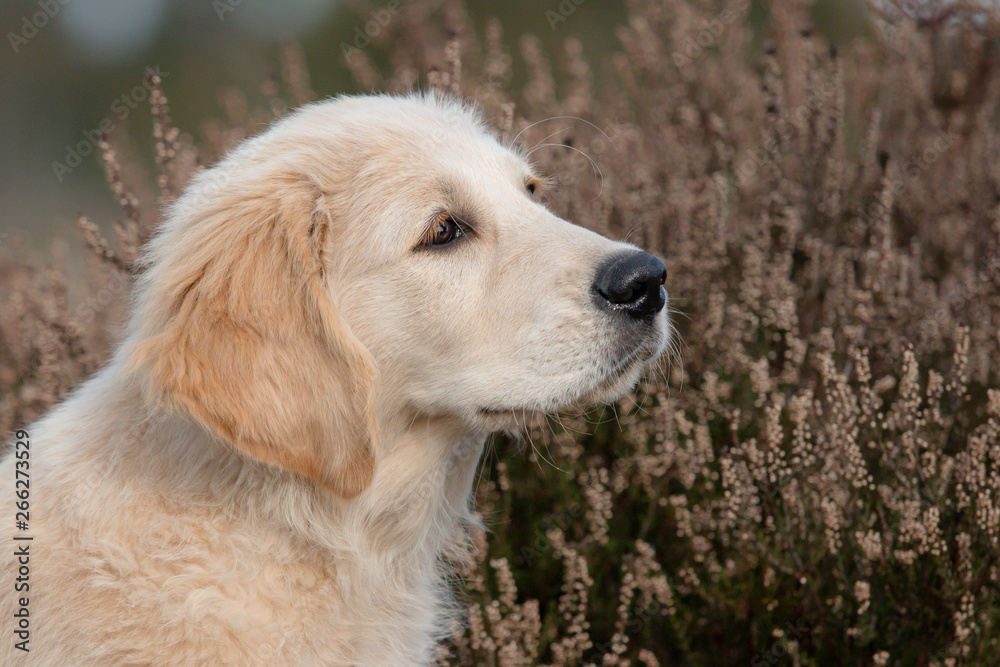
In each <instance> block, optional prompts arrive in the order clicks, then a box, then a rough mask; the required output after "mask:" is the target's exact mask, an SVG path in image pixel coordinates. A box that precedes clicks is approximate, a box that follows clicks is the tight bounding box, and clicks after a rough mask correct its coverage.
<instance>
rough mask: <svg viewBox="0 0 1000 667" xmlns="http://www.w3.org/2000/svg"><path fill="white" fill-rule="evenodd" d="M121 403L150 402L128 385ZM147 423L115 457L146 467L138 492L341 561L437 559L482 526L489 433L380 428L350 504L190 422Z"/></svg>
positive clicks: (419, 426)
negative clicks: (480, 481) (283, 534)
mask: <svg viewBox="0 0 1000 667" xmlns="http://www.w3.org/2000/svg"><path fill="white" fill-rule="evenodd" d="M117 400H119V401H122V402H139V401H141V400H142V399H141V398H140V397H139V394H138V392H137V391H135V389H134V387H131V386H129V387H121V388H120V395H119V397H118V399H117ZM136 407H138V406H136ZM132 414H138V413H135V412H133V413H132ZM147 414H149V417H148V419H147V420H146V421H144V422H143V423H142V425H141V427H136V428H134V429H132V431H131V432H130V433H131V435H126V437H125V438H124V439H120V438H122V434H120V433H119V435H118V437H116V438H115V440H117V441H118V442H119V443H120V444H121V445H122V447H123V448H124V449H125V450H126V451H119V452H117V453H114V454H113V456H114V457H115V458H119V457H126V458H129V459H132V460H136V459H133V458H132V457H133V456H135V457H141V458H139V459H138V460H144V461H147V462H148V464H147V466H146V470H147V471H148V473H149V474H148V476H147V477H146V478H145V479H143V480H139V483H140V484H148V485H149V486H150V487H151V490H154V491H158V492H160V493H161V494H162V495H163V496H164V497H166V498H170V497H177V498H178V499H181V498H182V497H184V496H187V497H188V499H190V500H191V501H193V502H195V503H197V504H198V505H200V506H202V507H205V506H206V505H208V506H216V507H217V508H218V509H219V510H221V511H224V512H227V513H233V514H236V515H238V516H239V518H241V519H243V520H247V521H254V522H257V521H267V522H268V523H272V524H279V525H281V526H283V527H284V528H286V529H287V530H289V531H291V532H292V533H293V534H295V535H296V536H299V537H302V538H305V539H307V540H308V541H309V542H312V543H314V544H315V545H317V546H320V547H325V548H326V549H328V550H329V551H331V552H332V553H333V555H337V554H338V553H340V552H350V553H353V554H355V555H356V554H358V553H359V552H361V553H365V552H370V551H375V552H377V553H379V554H382V555H385V554H387V553H389V554H392V553H398V554H403V553H405V554H409V555H410V556H415V555H417V554H421V555H423V556H424V557H425V558H428V559H433V558H434V557H436V556H437V555H438V554H439V553H440V552H441V551H442V549H447V548H448V547H449V546H454V545H449V540H454V539H455V538H456V537H458V536H460V535H462V534H463V532H464V531H463V530H462V527H463V526H466V527H467V526H469V525H471V524H474V523H475V522H476V519H475V517H474V514H473V512H472V510H471V508H470V495H471V493H472V484H473V481H474V478H475V472H476V468H477V466H478V463H479V458H480V455H481V453H482V450H483V445H484V443H485V439H486V434H485V433H483V432H470V431H468V430H465V429H463V428H462V427H461V426H460V425H458V424H457V423H456V422H454V421H453V420H445V419H440V418H414V419H410V420H408V421H407V422H406V424H405V425H395V424H383V425H380V429H379V430H380V441H379V460H378V463H377V467H376V472H375V477H374V479H373V481H372V484H371V485H370V486H369V487H368V488H367V489H365V490H364V491H363V492H362V493H361V494H360V495H359V496H358V497H356V498H353V499H350V500H344V499H341V498H337V497H335V496H333V495H331V494H330V493H328V492H327V491H325V490H323V489H321V488H319V487H318V486H316V485H315V484H313V483H311V482H309V481H308V480H305V479H303V478H302V477H299V476H297V475H295V474H293V473H289V472H286V471H283V470H279V469H277V468H274V467H272V466H267V465H264V464H260V463H257V462H254V461H250V460H248V459H246V458H245V457H243V456H242V455H240V454H238V453H236V452H235V451H233V450H231V449H229V448H228V447H226V446H225V445H224V444H223V443H222V442H220V441H219V440H218V439H217V438H214V437H213V436H212V435H211V434H210V433H208V432H207V431H205V430H204V429H203V428H202V427H200V426H199V425H197V424H195V423H193V422H192V421H191V420H190V419H188V418H186V417H181V416H178V415H170V414H163V413H162V412H154V413H147ZM119 460H121V459H119ZM132 474H133V475H134V470H132Z"/></svg>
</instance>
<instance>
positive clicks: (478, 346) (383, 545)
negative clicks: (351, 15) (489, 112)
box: [0, 94, 671, 666]
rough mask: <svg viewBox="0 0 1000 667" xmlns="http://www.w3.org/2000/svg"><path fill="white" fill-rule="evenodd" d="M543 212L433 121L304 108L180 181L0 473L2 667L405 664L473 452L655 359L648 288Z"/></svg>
mask: <svg viewBox="0 0 1000 667" xmlns="http://www.w3.org/2000/svg"><path fill="white" fill-rule="evenodd" d="M544 185H545V180H544V179H543V178H541V177H539V176H538V175H537V174H536V172H535V171H534V170H533V168H532V166H531V165H530V164H529V162H528V161H527V160H526V159H525V155H524V153H523V152H522V151H519V150H517V149H515V148H511V147H509V146H506V145H504V144H503V143H501V142H500V141H498V140H497V139H496V138H495V137H494V136H493V135H492V134H491V133H490V132H489V131H488V130H487V128H486V126H485V124H484V123H483V121H482V120H481V118H480V117H479V116H478V114H477V113H476V112H475V111H473V110H470V109H469V108H468V107H467V106H465V105H463V104H461V103H459V102H457V101H454V100H450V99H445V98H442V97H439V96H436V95H433V94H423V95H411V96H408V97H391V96H373V97H353V98H342V99H337V100H330V101H325V102H320V103H317V104H312V105H310V106H307V107H305V108H303V109H301V110H299V111H297V112H296V113H294V114H292V115H291V116H289V117H288V118H286V119H284V120H282V121H280V122H278V123H277V124H275V125H274V127H273V128H271V129H270V130H269V131H267V132H266V133H264V134H262V135H261V136H258V137H256V138H254V139H251V140H248V141H246V142H245V143H244V144H242V145H241V146H240V147H239V148H238V149H236V150H235V151H234V152H232V153H231V154H230V155H229V156H227V157H226V158H225V159H224V160H222V161H221V162H220V163H219V164H218V165H216V166H215V167H213V168H211V169H208V170H207V171H205V172H203V173H201V174H199V175H198V176H197V177H196V178H194V179H193V181H192V182H191V184H190V185H189V186H188V188H187V190H186V192H185V193H184V194H183V196H181V197H180V198H178V200H177V201H176V202H175V203H174V204H173V205H171V206H170V208H169V210H168V211H167V214H166V216H165V220H164V222H163V224H162V227H161V229H160V231H159V232H158V234H157V236H156V237H155V238H154V239H153V240H151V241H150V243H149V244H148V246H147V247H146V249H145V251H144V256H143V259H142V268H143V270H142V272H141V275H140V276H139V278H138V280H137V284H136V287H135V290H134V296H133V301H132V306H131V313H130V319H129V323H128V327H127V330H126V335H125V339H124V342H123V343H122V345H121V347H120V348H119V349H118V350H117V352H116V354H115V355H114V357H113V358H112V359H111V360H110V361H109V362H108V364H107V366H106V367H105V368H104V369H103V370H102V371H100V372H99V373H97V374H96V375H95V376H94V377H93V378H91V379H90V380H88V381H87V382H86V383H85V384H83V385H82V386H81V387H80V388H79V389H77V390H76V391H75V392H74V393H73V395H72V396H71V397H69V398H68V399H67V400H66V401H65V402H63V403H62V404H61V405H59V406H58V407H56V408H55V409H54V410H53V411H52V412H50V413H49V414H48V415H47V416H46V417H44V418H43V419H42V420H40V421H39V422H37V423H35V424H33V425H31V426H29V427H28V428H26V429H25V433H23V434H22V435H23V436H25V439H27V440H28V441H29V443H28V446H27V447H23V446H21V447H18V449H17V450H16V451H22V450H28V451H29V454H30V455H29V456H20V457H19V456H17V455H16V452H12V453H10V454H8V455H7V456H6V458H5V459H4V460H3V461H2V463H0V480H2V482H0V485H2V486H0V490H2V494H3V495H2V498H3V502H2V506H3V512H2V517H3V524H2V525H3V530H4V531H5V532H6V536H5V537H6V540H7V545H8V547H7V552H8V555H7V556H5V557H4V558H2V559H0V569H2V581H3V582H4V584H3V585H4V586H7V587H8V589H7V592H6V593H5V594H4V595H2V596H0V617H2V618H3V619H4V621H3V622H4V623H5V626H6V627H7V628H8V629H7V630H5V631H4V633H3V637H4V639H3V641H2V642H0V662H2V663H3V664H14V662H13V661H14V659H15V658H17V657H20V656H21V654H22V648H19V647H16V646H15V643H16V642H17V641H19V639H18V636H17V635H15V634H12V633H11V631H10V626H11V624H12V623H13V624H14V629H15V631H17V630H18V628H19V627H20V628H21V631H22V632H27V634H28V635H29V642H30V643H29V644H27V646H26V648H29V649H30V656H29V658H30V663H31V664H33V665H60V666H61V665H70V664H72V665H102V666H106V665H118V664H151V665H195V664H202V665H222V664H230V665H378V666H386V665H411V664H426V663H428V662H429V661H430V660H431V659H432V655H433V653H434V649H435V645H436V642H437V641H439V640H440V638H441V636H442V634H444V633H446V632H447V631H448V629H449V619H450V618H451V617H452V616H453V615H454V613H455V609H454V605H453V604H452V603H451V602H450V598H449V595H448V585H447V579H446V578H447V575H448V572H447V571H446V570H447V566H446V565H445V564H446V563H447V562H448V561H447V559H446V558H445V557H444V556H446V555H447V553H449V549H454V548H455V547H456V544H458V543H460V542H461V540H462V539H463V536H464V530H465V529H466V528H467V527H468V525H469V523H470V522H473V521H474V514H473V512H472V511H471V508H470V495H471V488H472V482H473V477H474V474H475V471H476V467H477V464H478V461H479V458H480V454H481V452H482V448H483V443H484V440H485V438H486V436H487V434H488V433H489V432H491V431H496V430H504V429H516V428H517V427H518V426H519V424H522V423H523V421H524V417H525V415H526V414H530V413H532V412H535V411H555V410H559V409H561V408H566V407H567V406H573V405H580V404H588V403H600V402H607V401H611V400H613V399H615V398H616V397H618V396H620V395H621V394H622V393H623V392H625V391H626V390H628V389H629V388H630V387H631V386H632V385H633V384H634V383H635V382H636V381H637V379H638V377H639V374H640V372H641V370H642V369H643V367H644V366H645V365H646V364H647V363H649V362H650V360H652V359H653V358H655V357H656V356H657V355H658V354H660V353H661V352H662V351H663V350H664V348H665V346H666V344H667V342H668V339H669V337H670V335H671V333H670V332H671V329H670V324H669V322H668V319H667V315H666V310H665V308H664V306H665V302H666V298H667V296H666V292H665V291H664V289H663V287H662V285H663V282H664V279H665V275H666V270H665V268H664V266H663V263H662V262H660V260H658V259H656V258H655V257H653V256H651V255H649V254H646V253H644V252H641V251H639V250H637V249H636V248H635V247H633V246H630V245H627V244H624V243H618V242H614V241H610V240H608V239H606V238H603V237H601V236H599V235H597V234H595V233H593V232H590V231H588V230H586V229H583V228H581V227H578V226H575V225H573V224H570V223H569V222H566V221H564V220H561V219H559V218H558V217H556V216H555V215H553V214H552V213H550V212H549V211H548V210H547V209H546V208H545V207H544V206H543V205H541V204H540V203H539V202H538V201H537V200H536V197H537V196H538V194H539V190H540V189H541V188H543V187H544ZM24 459H30V463H29V465H27V466H18V462H19V461H21V460H24ZM22 467H23V468H25V469H26V471H30V472H28V473H27V474H30V520H29V521H27V522H26V523H27V524H28V528H27V529H26V530H19V529H18V528H16V521H18V520H21V519H20V518H18V517H16V516H15V512H16V508H15V488H14V483H15V477H16V476H17V474H18V472H17V470H16V468H18V469H19V468H22ZM22 518H23V517H22ZM28 536H30V537H31V540H21V541H14V540H13V539H12V538H15V537H21V538H23V537H28ZM25 545H27V546H25ZM15 548H23V549H24V550H25V551H27V552H29V554H30V555H27V556H26V557H25V558H24V560H25V561H28V565H27V566H26V567H27V569H28V571H29V574H28V576H27V577H26V579H25V589H24V591H23V592H17V593H15V592H13V591H12V590H11V588H10V586H12V585H13V582H14V581H15V580H16V579H17V577H18V576H19V573H23V570H21V569H20V568H21V567H22V565H21V564H19V562H18V560H17V558H15V557H14V556H12V555H11V553H10V552H11V551H12V550H13V549H15ZM22 598H24V599H22ZM25 609H27V610H28V611H27V612H24V611H22V610H25ZM18 614H21V616H20V617H19V616H18ZM25 615H27V617H28V618H27V620H26V621H25V622H24V623H21V619H22V618H24V617H25ZM25 626H27V630H25V629H24V628H25Z"/></svg>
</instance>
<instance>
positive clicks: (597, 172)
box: [528, 144, 604, 201]
mask: <svg viewBox="0 0 1000 667" xmlns="http://www.w3.org/2000/svg"><path fill="white" fill-rule="evenodd" d="M550 146H551V147H555V148H568V149H569V150H571V151H576V152H577V153H579V154H580V155H582V156H583V157H585V158H587V159H588V160H590V166H591V168H593V170H594V176H600V179H601V189H600V190H598V192H597V196H595V197H594V198H593V199H592V200H591V201H597V200H598V199H599V198H600V197H601V194H602V193H603V192H604V172H603V171H601V168H600V167H599V166H598V165H597V163H596V162H594V158H592V157H590V156H589V155H587V154H586V153H585V152H583V151H581V150H580V149H579V148H577V147H575V146H567V145H566V144H539V145H537V146H535V147H534V148H532V149H531V150H530V151H529V152H528V157H531V154H532V153H534V152H535V151H537V150H538V149H539V148H546V147H550Z"/></svg>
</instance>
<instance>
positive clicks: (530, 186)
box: [528, 183, 535, 197]
mask: <svg viewBox="0 0 1000 667" xmlns="http://www.w3.org/2000/svg"><path fill="white" fill-rule="evenodd" d="M528 194H529V195H531V196H532V197H534V196H535V184H534V183H528Z"/></svg>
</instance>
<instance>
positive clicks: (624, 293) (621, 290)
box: [594, 251, 667, 321]
mask: <svg viewBox="0 0 1000 667" xmlns="http://www.w3.org/2000/svg"><path fill="white" fill-rule="evenodd" d="M666 278H667V268H666V266H664V264H663V262H661V261H660V260H659V259H657V258H656V257H654V256H653V255H650V254H649V253H645V252H641V251H636V252H630V253H625V254H622V255H616V256H613V257H612V258H610V259H609V260H608V261H606V262H605V263H604V264H603V265H602V266H601V267H600V268H599V269H598V271H597V275H596V277H595V280H594V290H595V291H596V292H597V294H598V295H600V297H601V299H600V301H602V302H603V304H604V307H605V308H610V309H611V310H617V311H624V312H625V313H627V314H628V315H630V316H632V317H633V318H636V319H643V320H649V321H651V320H652V318H653V316H655V315H656V313H658V312H659V311H660V310H661V309H662V308H663V306H664V303H665V299H664V296H663V294H661V292H662V291H663V290H662V289H661V287H660V286H661V285H663V283H664V282H665V281H666Z"/></svg>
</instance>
